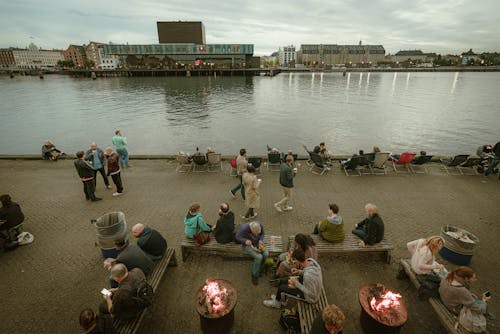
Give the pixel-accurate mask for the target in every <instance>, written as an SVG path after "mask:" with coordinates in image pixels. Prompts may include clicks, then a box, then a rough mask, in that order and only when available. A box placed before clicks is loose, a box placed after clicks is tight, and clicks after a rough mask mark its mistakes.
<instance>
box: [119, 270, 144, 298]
mask: <svg viewBox="0 0 500 334" xmlns="http://www.w3.org/2000/svg"><path fill="white" fill-rule="evenodd" d="M145 279H146V276H145V275H144V273H143V272H142V270H141V269H139V268H134V269H132V270H130V271H129V272H128V275H127V277H125V279H124V280H123V281H121V282H120V283H118V288H119V289H126V290H128V291H130V292H135V291H136V290H137V288H138V287H139V283H141V282H142V281H143V280H145Z"/></svg>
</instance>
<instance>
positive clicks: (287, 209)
mask: <svg viewBox="0 0 500 334" xmlns="http://www.w3.org/2000/svg"><path fill="white" fill-rule="evenodd" d="M292 210H293V207H291V206H287V207H286V208H283V211H292Z"/></svg>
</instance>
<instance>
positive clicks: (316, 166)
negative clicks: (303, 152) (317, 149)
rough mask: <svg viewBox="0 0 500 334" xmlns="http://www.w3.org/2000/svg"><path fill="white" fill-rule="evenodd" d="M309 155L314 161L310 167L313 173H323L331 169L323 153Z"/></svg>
mask: <svg viewBox="0 0 500 334" xmlns="http://www.w3.org/2000/svg"><path fill="white" fill-rule="evenodd" d="M309 155H310V157H311V161H312V162H313V165H312V166H311V168H309V170H310V171H311V173H313V174H317V175H323V174H325V173H326V172H328V171H329V170H330V167H329V166H328V164H327V163H326V161H325V159H323V158H322V157H321V155H319V154H318V153H310V154H309Z"/></svg>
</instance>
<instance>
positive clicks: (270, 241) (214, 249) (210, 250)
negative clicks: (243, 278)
mask: <svg viewBox="0 0 500 334" xmlns="http://www.w3.org/2000/svg"><path fill="white" fill-rule="evenodd" d="M264 245H265V246H266V249H267V250H268V251H269V256H276V255H279V254H281V253H282V252H283V242H282V238H281V236H267V235H266V236H264ZM181 251H182V261H186V259H187V258H188V257H189V255H190V254H191V253H203V254H205V255H220V256H224V257H242V258H251V257H250V256H249V255H248V254H245V253H244V252H243V251H242V248H241V245H240V244H239V243H238V244H237V243H233V242H231V243H228V244H219V243H218V242H217V241H216V240H215V238H210V241H209V242H207V243H206V244H204V245H201V246H196V245H195V244H194V241H193V240H191V239H185V240H184V241H182V243H181Z"/></svg>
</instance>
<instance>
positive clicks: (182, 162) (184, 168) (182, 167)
mask: <svg viewBox="0 0 500 334" xmlns="http://www.w3.org/2000/svg"><path fill="white" fill-rule="evenodd" d="M175 160H176V161H177V162H178V163H179V165H178V166H177V168H176V169H175V171H176V172H177V173H188V172H190V171H191V169H192V168H193V163H192V162H191V161H190V160H189V157H188V156H187V155H182V154H177V155H176V156H175Z"/></svg>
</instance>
